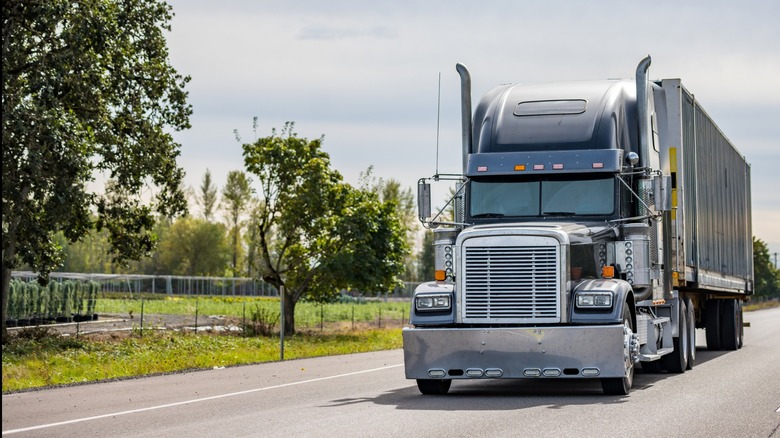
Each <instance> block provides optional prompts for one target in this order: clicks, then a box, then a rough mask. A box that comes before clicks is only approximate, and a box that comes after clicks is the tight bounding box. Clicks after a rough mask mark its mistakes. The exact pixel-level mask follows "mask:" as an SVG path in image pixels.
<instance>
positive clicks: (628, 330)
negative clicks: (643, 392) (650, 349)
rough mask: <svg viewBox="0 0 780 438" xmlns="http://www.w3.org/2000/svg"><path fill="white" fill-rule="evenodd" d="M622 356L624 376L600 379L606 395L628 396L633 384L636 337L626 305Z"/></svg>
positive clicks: (624, 309)
mask: <svg viewBox="0 0 780 438" xmlns="http://www.w3.org/2000/svg"><path fill="white" fill-rule="evenodd" d="M623 333H624V336H623V349H624V351H623V354H624V359H625V366H626V375H625V376H624V377H609V378H604V379H601V389H602V390H603V391H604V394H606V395H628V393H629V391H631V386H632V385H633V384H634V351H632V350H633V349H634V348H635V347H636V348H638V345H637V346H635V345H634V344H635V343H636V342H637V341H636V335H635V334H634V323H633V320H632V319H631V309H630V308H629V307H628V304H625V305H624V306H623Z"/></svg>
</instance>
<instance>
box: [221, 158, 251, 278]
mask: <svg viewBox="0 0 780 438" xmlns="http://www.w3.org/2000/svg"><path fill="white" fill-rule="evenodd" d="M250 183H251V180H250V179H249V178H247V176H246V173H244V172H241V171H240V170H232V171H230V172H228V176H227V183H225V187H223V188H222V205H223V208H224V209H225V214H226V215H227V218H228V224H229V225H230V255H231V261H232V263H231V265H230V269H231V271H233V276H234V277H238V276H239V275H240V273H241V271H242V269H241V264H242V263H241V256H242V253H243V246H242V245H241V230H242V228H243V222H242V217H243V215H244V213H245V212H246V210H247V208H248V207H249V205H250V203H251V201H252V188H251V187H250V186H249V184H250Z"/></svg>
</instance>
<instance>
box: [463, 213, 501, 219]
mask: <svg viewBox="0 0 780 438" xmlns="http://www.w3.org/2000/svg"><path fill="white" fill-rule="evenodd" d="M471 217H472V218H474V219H479V218H490V217H504V215H503V214H501V213H482V214H475V215H473V216H471Z"/></svg>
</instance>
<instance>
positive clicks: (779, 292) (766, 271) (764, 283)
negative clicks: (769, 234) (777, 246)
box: [753, 236, 780, 298]
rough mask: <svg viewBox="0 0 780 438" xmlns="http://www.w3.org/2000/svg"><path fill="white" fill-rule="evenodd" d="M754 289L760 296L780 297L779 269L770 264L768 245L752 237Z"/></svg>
mask: <svg viewBox="0 0 780 438" xmlns="http://www.w3.org/2000/svg"><path fill="white" fill-rule="evenodd" d="M753 273H754V275H755V282H754V290H755V293H756V295H758V296H761V297H766V298H768V297H780V270H778V269H776V268H775V266H774V265H773V264H772V260H771V257H770V255H769V247H768V246H767V245H766V243H764V241H762V240H761V239H758V238H756V237H755V236H754V237H753Z"/></svg>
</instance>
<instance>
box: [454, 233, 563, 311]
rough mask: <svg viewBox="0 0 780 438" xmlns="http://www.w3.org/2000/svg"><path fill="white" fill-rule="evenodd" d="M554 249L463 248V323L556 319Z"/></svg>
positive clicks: (518, 247)
mask: <svg viewBox="0 0 780 438" xmlns="http://www.w3.org/2000/svg"><path fill="white" fill-rule="evenodd" d="M558 250H559V246H491V247H465V248H464V251H465V252H464V254H465V265H464V266H465V294H464V309H465V313H464V321H465V322H478V321H477V320H483V321H486V322H488V321H493V322H496V321H498V322H516V321H529V320H539V319H548V320H549V319H555V318H558V317H559V314H558V309H559V306H558ZM510 320H512V321H510Z"/></svg>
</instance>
